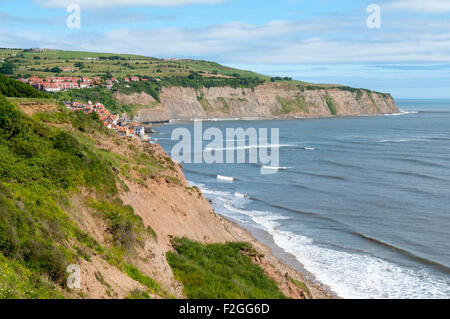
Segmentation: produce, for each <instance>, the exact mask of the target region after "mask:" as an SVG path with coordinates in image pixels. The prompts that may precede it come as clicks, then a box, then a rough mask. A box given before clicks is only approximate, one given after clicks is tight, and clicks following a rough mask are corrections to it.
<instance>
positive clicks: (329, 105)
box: [325, 95, 337, 115]
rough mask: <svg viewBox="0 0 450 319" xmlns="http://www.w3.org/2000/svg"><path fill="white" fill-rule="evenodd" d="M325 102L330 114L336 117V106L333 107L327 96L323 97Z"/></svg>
mask: <svg viewBox="0 0 450 319" xmlns="http://www.w3.org/2000/svg"><path fill="white" fill-rule="evenodd" d="M325 100H326V102H327V106H328V109H329V110H330V113H331V114H333V115H336V114H337V110H336V106H335V105H334V101H333V99H332V98H331V97H330V96H328V95H327V96H325Z"/></svg>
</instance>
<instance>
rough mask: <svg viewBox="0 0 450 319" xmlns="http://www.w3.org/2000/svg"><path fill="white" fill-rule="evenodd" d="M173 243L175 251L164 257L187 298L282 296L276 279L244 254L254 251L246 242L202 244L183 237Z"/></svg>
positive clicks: (270, 297)
mask: <svg viewBox="0 0 450 319" xmlns="http://www.w3.org/2000/svg"><path fill="white" fill-rule="evenodd" d="M173 245H174V248H175V250H176V253H167V261H168V262H169V264H170V266H171V267H172V269H173V272H174V274H175V277H176V278H177V279H178V280H179V281H181V282H182V283H183V285H184V292H185V294H186V295H187V297H188V298H192V299H202V298H205V299H216V298H218V299H245V298H249V299H279V298H285V297H284V296H283V294H282V293H281V292H280V291H279V290H278V287H277V285H276V283H275V281H273V280H272V279H270V278H268V277H267V276H266V275H265V274H264V271H263V270H262V269H261V268H260V267H259V266H257V265H255V264H254V263H253V262H252V260H251V258H250V257H248V256H246V255H245V254H244V253H245V252H251V251H253V248H252V247H251V245H249V244H246V243H226V244H212V245H203V244H200V243H196V242H192V241H190V240H188V239H186V238H182V239H174V240H173Z"/></svg>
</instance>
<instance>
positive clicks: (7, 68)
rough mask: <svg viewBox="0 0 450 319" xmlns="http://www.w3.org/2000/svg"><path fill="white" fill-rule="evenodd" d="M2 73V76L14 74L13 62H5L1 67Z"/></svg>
mask: <svg viewBox="0 0 450 319" xmlns="http://www.w3.org/2000/svg"><path fill="white" fill-rule="evenodd" d="M0 73H2V74H13V73H14V64H12V63H11V62H5V63H3V64H2V66H1V67H0Z"/></svg>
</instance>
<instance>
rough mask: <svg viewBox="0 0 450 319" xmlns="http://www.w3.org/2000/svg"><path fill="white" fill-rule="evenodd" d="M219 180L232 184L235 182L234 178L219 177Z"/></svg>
mask: <svg viewBox="0 0 450 319" xmlns="http://www.w3.org/2000/svg"><path fill="white" fill-rule="evenodd" d="M217 179H218V180H220V181H224V182H231V183H232V182H233V181H234V180H235V178H234V177H229V176H222V175H217Z"/></svg>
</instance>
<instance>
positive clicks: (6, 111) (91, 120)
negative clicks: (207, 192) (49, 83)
mask: <svg viewBox="0 0 450 319" xmlns="http://www.w3.org/2000/svg"><path fill="white" fill-rule="evenodd" d="M12 101H14V103H16V104H17V105H12V104H11V102H9V101H7V100H6V99H5V98H3V97H2V96H1V95H0V121H2V123H4V125H2V127H1V128H0V148H1V149H2V152H1V153H2V155H1V156H0V177H1V179H0V278H1V280H0V298H61V297H68V298H167V297H171V296H173V297H177V298H182V297H190V296H191V297H192V296H198V295H199V294H200V295H201V296H203V297H212V298H214V297H219V298H220V297H228V298H236V297H242V298H274V297H277V296H283V295H284V296H287V297H289V298H309V297H312V296H319V297H322V296H326V295H323V294H321V293H320V289H315V286H314V284H312V283H309V282H308V281H307V279H306V278H304V276H302V275H301V274H299V273H297V272H295V271H293V270H292V269H290V268H289V267H287V266H285V265H283V264H282V263H280V262H279V261H278V260H277V259H276V258H274V257H273V256H272V255H271V253H270V250H268V249H267V248H266V247H264V246H263V245H260V244H259V243H257V242H256V241H254V239H253V238H252V237H251V236H250V235H249V234H248V233H246V232H245V231H244V230H242V229H240V228H239V227H237V226H236V225H234V224H232V223H230V222H228V221H226V220H224V219H223V218H221V217H220V216H218V215H217V214H216V213H215V212H214V210H213V209H212V207H211V206H210V205H209V203H208V201H207V200H206V199H205V197H204V196H203V195H202V193H201V192H200V190H199V189H198V188H195V187H194V188H193V187H190V186H189V185H188V183H187V182H186V180H185V177H184V175H183V173H182V169H181V166H180V165H179V164H176V163H174V162H173V161H172V160H171V159H170V158H169V157H168V156H167V154H166V153H165V152H164V151H163V150H162V148H161V147H160V146H159V145H153V144H150V143H144V142H140V141H137V140H128V139H125V138H121V137H119V136H118V135H117V134H115V133H113V132H110V131H108V130H106V129H105V128H104V127H103V124H102V123H101V122H100V121H99V120H98V118H96V116H95V115H94V114H91V115H85V114H84V113H83V112H71V111H67V110H65V109H64V107H61V106H59V105H58V104H57V103H55V102H54V101H51V100H47V101H45V104H42V102H41V101H39V100H33V99H24V100H21V99H14V100H12ZM19 109H20V110H22V111H23V112H22V111H19ZM31 141H32V143H31ZM176 238H185V239H183V240H182V242H183V243H184V245H190V246H192V247H194V248H195V249H197V250H199V251H204V250H207V251H209V252H211V254H212V256H214V255H215V251H220V254H216V256H222V258H223V259H220V258H216V257H214V258H213V259H211V260H209V262H208V263H207V264H205V259H204V258H205V257H204V256H203V255H195V254H194V255H189V256H185V255H180V254H182V250H177V246H176V245H175V244H174V242H176V240H175V239H176ZM242 242H250V243H251V244H244V243H242ZM210 244H214V245H210ZM189 251H190V252H191V251H195V250H194V249H190V250H189ZM223 252H226V253H225V254H224V253H223ZM178 255H180V257H179V258H178V259H177V256H178ZM169 256H170V258H169ZM188 259H189V263H190V265H191V266H192V265H193V264H195V263H197V262H198V263H199V264H203V265H205V267H200V266H199V267H197V271H198V273H197V274H196V276H198V278H202V280H200V282H203V283H205V284H208V283H209V284H211V285H212V286H214V291H211V290H209V288H208V286H201V285H200V284H199V286H198V287H193V288H194V290H195V291H192V287H191V289H190V290H188V291H187V290H186V289H185V287H184V279H185V278H184V277H183V274H182V272H180V271H179V269H180V268H183V267H184V265H183V262H185V261H186V260H188ZM227 260H233V262H232V263H228V262H227ZM236 260H238V261H239V263H240V264H239V267H238V268H236V269H231V271H230V267H236ZM180 263H181V265H180ZM69 264H75V265H79V266H80V271H81V289H69V288H68V287H67V285H66V280H67V276H68V274H67V272H66V269H67V268H66V267H67V266H68V265H69ZM209 264H211V267H210V269H207V265H209ZM211 269H213V270H214V272H216V271H220V269H225V270H226V271H224V274H234V276H235V277H233V278H226V277H225V275H224V276H223V277H221V281H220V282H219V281H217V280H216V279H217V275H216V274H214V273H211V272H212V270H211ZM248 269H251V271H249V270H248ZM241 270H243V273H244V274H249V273H250V274H256V273H257V274H258V276H259V279H260V280H258V283H255V282H254V280H253V279H251V278H248V277H245V276H244V275H242V276H239V272H240V271H241ZM211 278H213V280H211ZM214 278H216V279H214ZM238 281H239V284H236V282H238ZM299 281H302V282H307V283H308V287H309V290H308V289H305V286H304V285H302V284H300V285H299V284H298V282H299ZM222 283H223V285H222V286H223V287H229V286H230V284H231V283H233V284H235V286H236V287H235V291H234V294H230V292H229V291H228V290H227V289H223V290H222V292H223V295H220V294H219V295H217V291H219V289H220V288H221V284H222ZM260 283H264V287H265V288H264V289H261V288H260V287H257V286H255V285H257V284H260ZM296 283H297V284H296ZM241 284H242V286H245V287H247V288H246V289H245V290H244V291H239V289H240V288H239V287H241ZM216 288H217V289H216ZM252 291H253V293H255V294H252Z"/></svg>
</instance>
